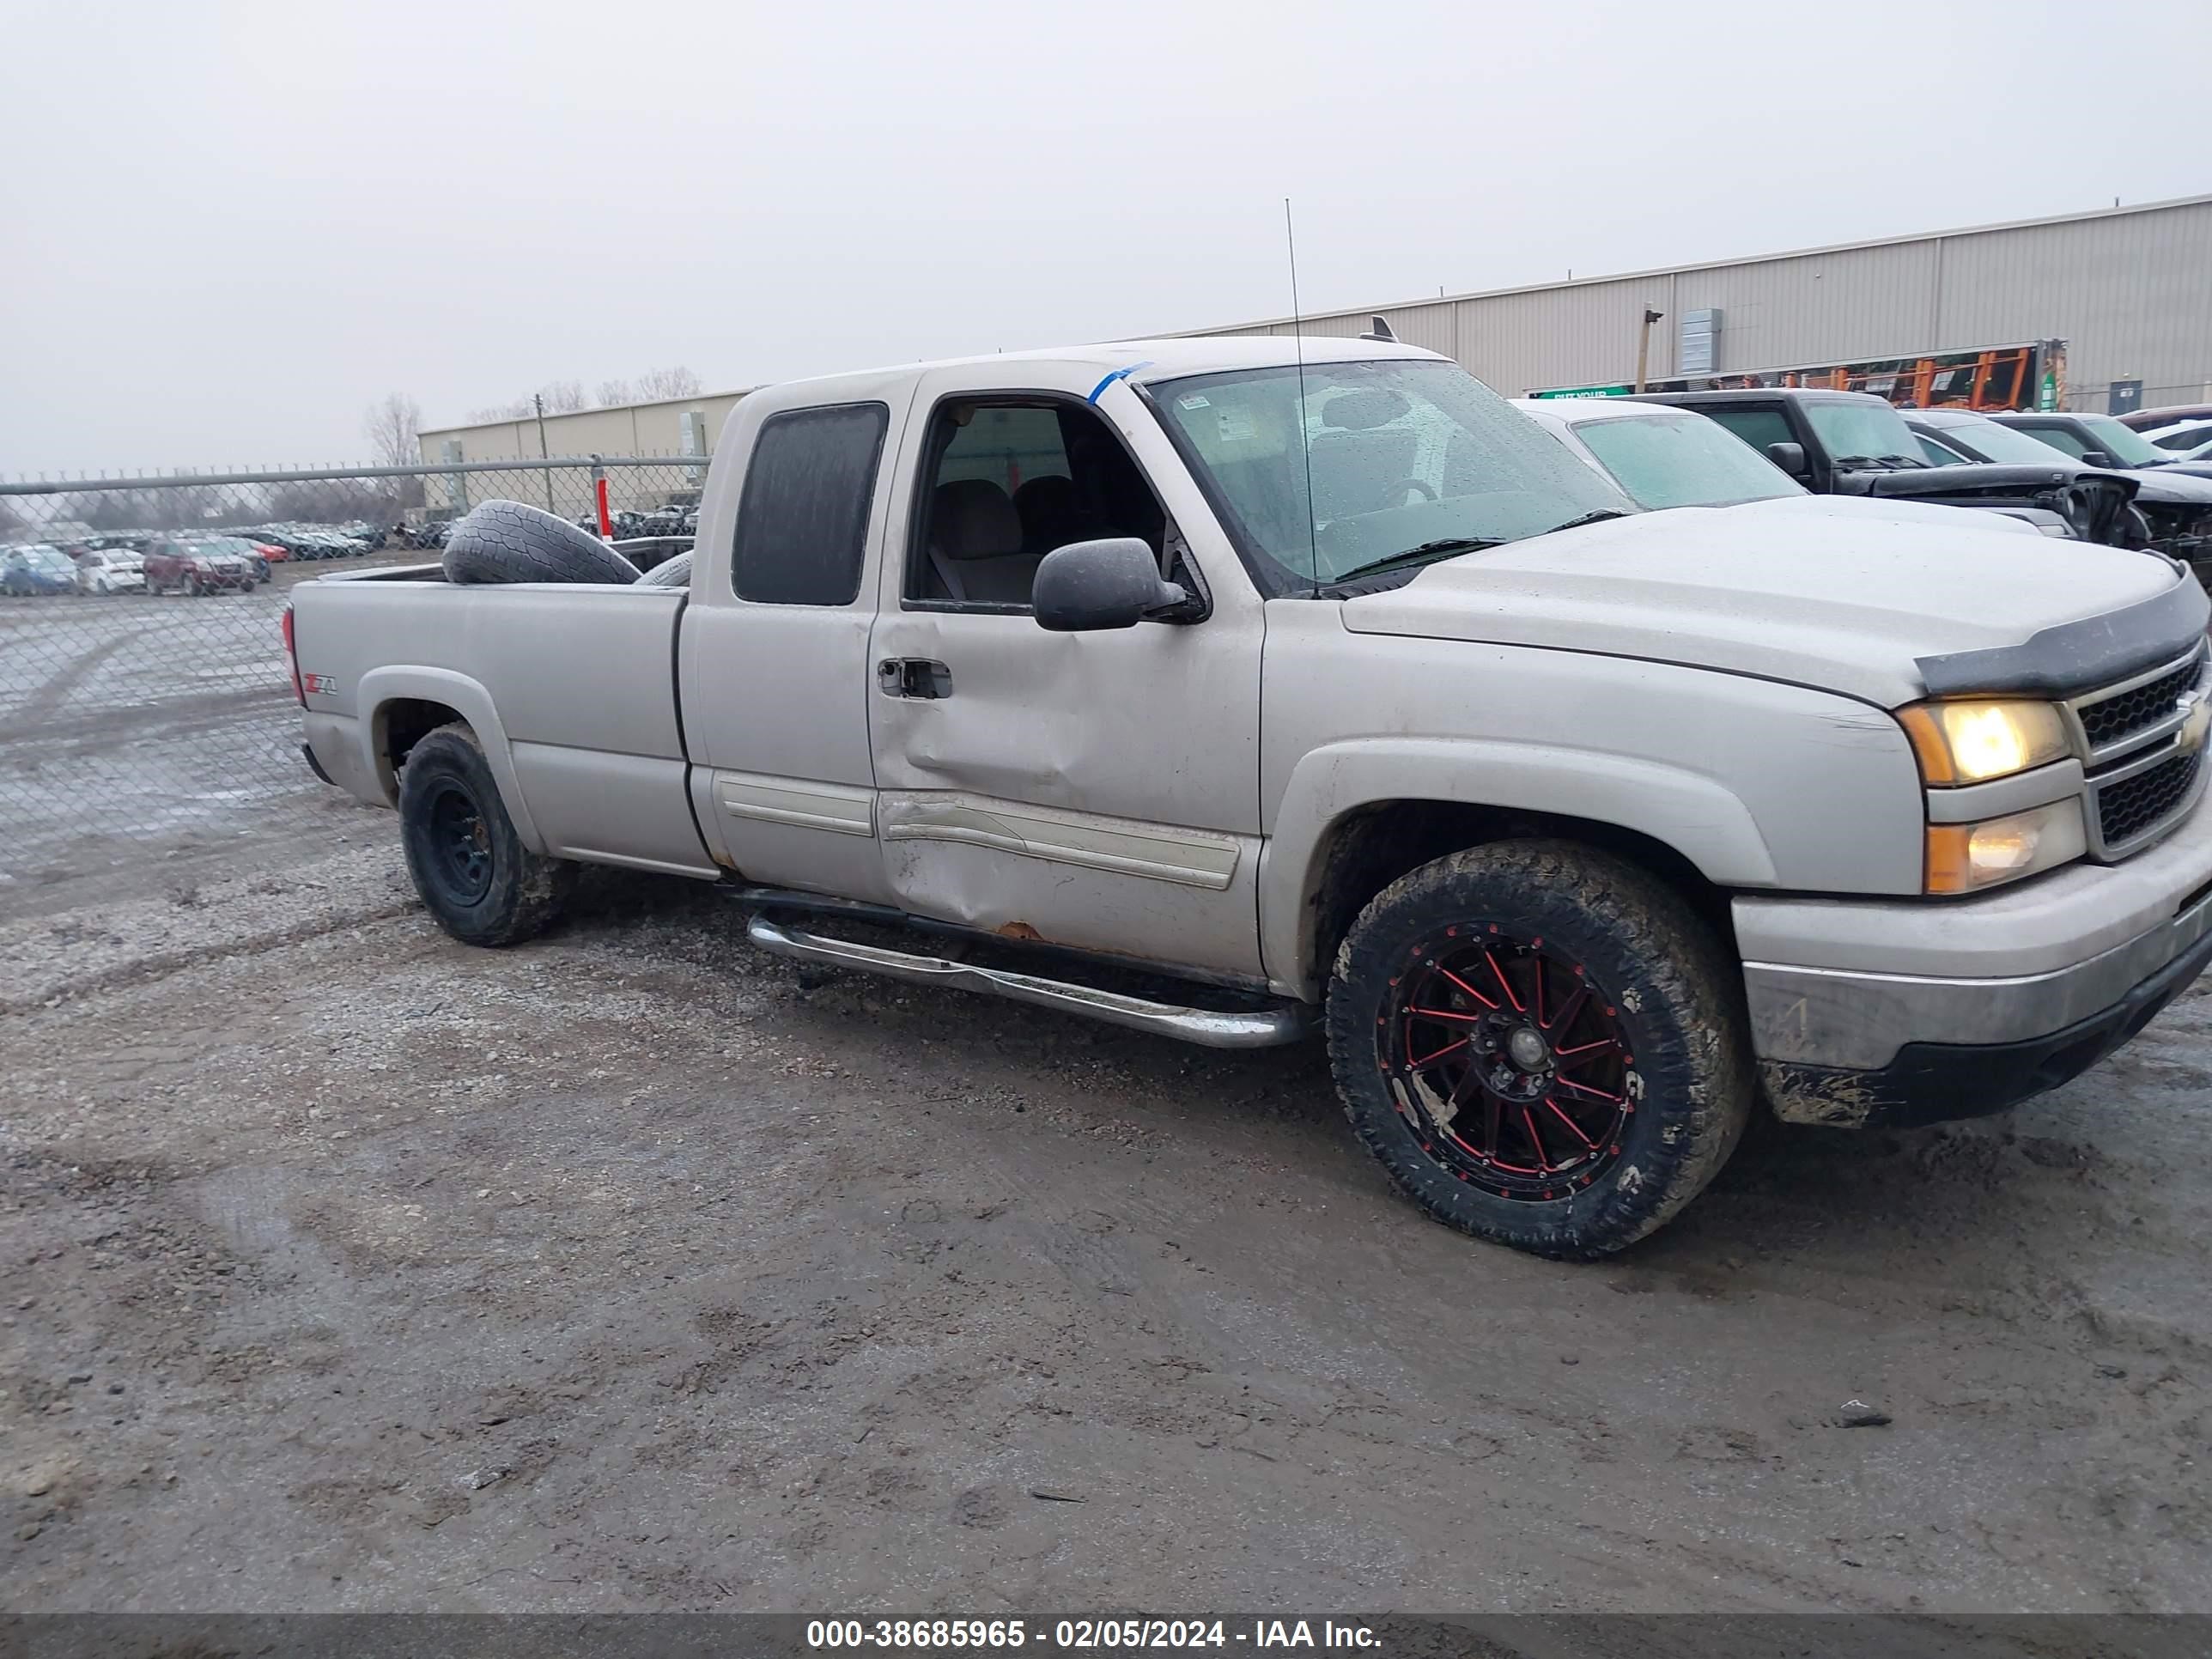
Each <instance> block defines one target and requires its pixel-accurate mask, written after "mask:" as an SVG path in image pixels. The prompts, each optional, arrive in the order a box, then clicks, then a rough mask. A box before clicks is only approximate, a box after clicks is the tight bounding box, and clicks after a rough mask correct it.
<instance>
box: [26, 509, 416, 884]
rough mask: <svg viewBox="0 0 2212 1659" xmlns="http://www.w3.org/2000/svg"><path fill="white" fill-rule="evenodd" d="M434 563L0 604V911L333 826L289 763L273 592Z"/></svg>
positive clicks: (337, 831)
mask: <svg viewBox="0 0 2212 1659" xmlns="http://www.w3.org/2000/svg"><path fill="white" fill-rule="evenodd" d="M426 557H435V555H426V554H422V553H410V552H405V551H404V550H393V551H391V552H387V553H380V554H377V555H374V556H371V557H368V558H366V559H356V560H349V561H347V562H344V563H343V564H338V565H332V564H327V563H322V562H314V563H309V564H304V565H284V564H279V565H276V566H274V567H272V568H271V574H272V576H273V580H271V582H270V585H269V586H266V587H261V588H257V589H256V590H255V591H254V592H252V593H250V594H246V593H219V594H216V595H213V596H211V597H209V598H206V599H190V598H187V597H186V596H185V595H184V594H181V593H169V594H163V595H159V596H151V595H147V594H143V593H124V594H117V595H114V596H112V597H111V598H92V597H89V596H88V597H84V598H60V599H0V915H9V914H16V913H20V912H21V911H22V910H24V909H27V908H54V907H56V906H58V905H61V906H65V905H68V904H71V903H76V902H82V901H83V900H85V899H87V898H88V897H94V896H101V895H105V894H110V893H112V891H113V890H114V884H115V883H117V882H118V881H121V882H123V883H125V884H132V885H144V884H148V883H150V884H152V885H154V886H155V887H158V886H160V885H161V884H164V883H169V882H173V880H174V879H176V878H177V871H178V868H179V867H181V868H183V869H185V870H190V871H205V872H210V873H216V874H220V873H221V872H222V871H223V870H224V869H225V868H226V867H228V868H230V869H239V868H242V867H250V866H252V865H253V864H255V863H258V861H259V860H260V858H261V857H262V856H263V854H264V851H265V848H264V847H263V846H262V845H260V844H258V843H264V842H267V841H269V840H270V839H271V838H272V837H274V836H276V835H277V834H278V833H279V832H282V833H283V835H284V836H287V837H289V838H290V839H294V840H297V841H299V842H303V843H305V844H306V845H307V846H309V847H317V846H319V845H321V844H323V843H325V842H329V841H331V840H333V839H334V838H335V837H336V836H338V835H342V834H344V833H346V826H345V825H344V824H343V823H342V822H340V820H341V818H342V817H343V816H345V812H346V807H345V804H344V803H343V802H342V801H339V800H337V799H336V798H335V797H334V795H333V793H332V792H331V791H329V790H326V789H321V788H318V787H314V786H313V778H312V777H311V776H310V775H309V774H308V772H307V768H306V766H305V764H304V763H302V762H301V758H300V716H299V708H298V705H297V704H296V703H295V702H293V699H292V692H291V687H290V685H289V683H288V681H287V679H286V676H285V671H284V653H283V639H282V636H281V634H280V632H279V626H280V618H281V617H282V616H283V610H284V596H285V594H286V592H288V591H289V588H290V586H292V584H293V583H294V582H295V581H298V580H303V579H306V578H311V577H313V576H316V575H319V574H326V573H328V572H330V571H331V570H334V569H359V568H362V567H363V566H365V565H374V564H391V563H400V562H412V561H419V560H421V559H423V558H426ZM385 827H386V829H388V828H389V826H388V825H387V826H385Z"/></svg>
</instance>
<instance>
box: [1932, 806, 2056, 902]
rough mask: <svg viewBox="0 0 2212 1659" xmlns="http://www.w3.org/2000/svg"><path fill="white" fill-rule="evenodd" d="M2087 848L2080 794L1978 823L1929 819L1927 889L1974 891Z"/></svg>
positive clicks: (2022, 874) (2029, 873)
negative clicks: (2076, 797)
mask: <svg viewBox="0 0 2212 1659" xmlns="http://www.w3.org/2000/svg"><path fill="white" fill-rule="evenodd" d="M2088 850H2089V837H2088V834H2087V830H2086V829H2084V828H2083V825H2082V822H2081V802H2080V801H2079V800H2078V799H2071V800H2060V801H2053V802H2051V805H2048V806H2039V807H2036V808H2035V809H2034V810H2033V811H2027V812H2014V813H2012V814H2010V815H2009V816H2008V817H2002V818H1990V819H1987V820H1985V821H1984V822H1983V823H1931V824H1929V826H1928V884H1927V885H1928V890H1929V892H1931V893H1971V892H1973V891H1975V890H1977V889H1978V888H1983V887H1994V886H1996V884H1998V883H1999V882H2004V881H2017V880H2018V879H2019V878H2021V877H2022V876H2032V875H2033V874H2035V873H2036V872H2038V871H2039V870H2048V869H2051V867H2052V866H2056V865H2061V864H2065V863H2068V862H2069V861H2070V860H2074V859H2078V858H2080V857H2081V854H2084V853H2086V852H2087V851H2088Z"/></svg>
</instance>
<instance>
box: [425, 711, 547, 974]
mask: <svg viewBox="0 0 2212 1659" xmlns="http://www.w3.org/2000/svg"><path fill="white" fill-rule="evenodd" d="M399 824H400V840H401V842H402V844H403V845H404V848H405V849H406V854H407V870H408V873H409V874H410V875H411V876H412V877H413V878H415V890H416V892H417V893H419V894H421V895H422V902H423V903H424V904H426V905H427V906H428V907H429V910H430V914H431V915H433V916H435V917H436V918H437V921H438V925H439V926H440V927H442V928H444V929H445V930H446V931H447V933H451V934H452V935H453V937H454V938H455V939H459V940H461V941H462V942H463V943H464V944H467V945H517V944H520V943H521V942H522V941H523V940H524V939H532V938H535V937H536V936H537V935H538V934H539V933H543V932H544V931H545V929H546V928H547V927H550V925H551V924H552V922H553V920H554V918H555V917H556V915H559V913H560V909H561V904H562V901H563V900H564V899H565V898H566V897H567V896H568V890H569V887H570V885H571V884H573V882H574V877H575V873H576V866H574V864H571V863H569V862H568V861H567V860H562V859H552V858H547V857H546V856H544V854H540V853H533V852H532V851H531V850H530V849H529V848H526V847H525V846H524V845H523V844H522V838H521V836H520V835H519V834H518V833H517V832H516V830H515V828H514V820H513V819H512V818H511V817H508V816H507V807H506V805H505V803H504V802H502V801H501V799H500V793H499V783H498V781H497V780H496V779H495V778H494V777H493V776H492V772H491V765H490V763H489V762H488V761H486V760H485V758H484V753H483V744H480V743H479V742H478V741H477V734H476V733H475V732H473V731H471V729H470V728H469V727H467V726H461V725H453V726H440V727H439V728H438V729H437V730H436V731H435V732H431V733H430V734H429V736H428V737H426V738H423V739H422V741H421V742H420V743H417V744H416V745H415V747H414V748H413V749H411V750H409V751H408V755H407V763H406V765H405V767H404V769H402V770H401V773H400V779H399Z"/></svg>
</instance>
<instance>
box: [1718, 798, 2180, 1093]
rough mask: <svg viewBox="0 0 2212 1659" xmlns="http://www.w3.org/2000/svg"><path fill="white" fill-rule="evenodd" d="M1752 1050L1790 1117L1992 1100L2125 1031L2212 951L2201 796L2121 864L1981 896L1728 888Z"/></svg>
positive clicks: (2078, 1064)
mask: <svg viewBox="0 0 2212 1659" xmlns="http://www.w3.org/2000/svg"><path fill="white" fill-rule="evenodd" d="M1734 908H1735V923H1736V933H1737V941H1738V945H1739V946H1740V948H1741V951H1742V954H1743V956H1744V958H1745V962H1744V987H1745V991H1746V994H1747V998H1748V1000H1749V1004H1750V1011H1751V1024H1752V1040H1753V1048H1754V1050H1755V1052H1756V1054H1757V1055H1758V1058H1759V1073H1760V1079H1761V1081H1762V1083H1763V1084H1764V1085H1765V1090H1766V1092H1767V1094H1768V1096H1769V1097H1770V1098H1771V1100H1772V1102H1773V1103H1774V1107H1775V1109H1776V1111H1777V1113H1778V1115H1781V1116H1782V1117H1784V1118H1785V1119H1787V1120H1789V1121H1794V1122H1809V1123H1826V1124H1840V1125H1850V1126H1859V1125H1866V1126H1881V1125H1890V1126H1898V1125H1904V1124H1911V1123H1929V1122H1936V1121H1942V1120H1943V1119H1946V1118H1957V1117H1972V1116H1976V1115H1980V1114H1983V1113H1986V1112H1993V1111H2002V1109H2005V1108H2006V1107H2008V1106H2011V1105H2014V1104H2015V1103H2018V1102H2020V1101H2021V1100H2025V1099H2027V1097H2029V1096H2031V1095H2034V1094H2039V1093H2041V1092H2042V1091H2045V1090H2046V1089H2052V1088H2056V1087H2057V1085H2059V1084H2061V1083H2063V1082H2065V1081H2066V1080H2067V1079H2069V1078H2071V1077H2074V1076H2075V1075H2076V1074H2078V1073H2081V1071H2083V1070H2085V1069H2086V1068H2087V1067H2088V1066H2092V1065H2093V1064H2095V1062H2096V1061H2097V1060H2100V1059H2102V1058H2103V1057H2104V1056H2105V1055H2106V1054H2109V1053H2111V1052H2112V1050H2113V1049H2114V1048H2118V1047H2119V1045H2120V1044H2121V1043H2123V1042H2126V1041H2127V1040H2128V1039H2129V1038H2130V1037H2131V1036H2134V1035H2135V1034H2136V1032H2137V1031H2139V1030H2142V1027H2143V1026H2144V1025H2146V1024H2148V1023H2149V1021H2150V1020H2151V1019H2152V1018H2154V1016H2155V1015H2156V1014H2157V1013H2158V1012H2159V1010H2160V1009H2161V1008H2163V1007H2164V1006H2166V1003H2168V1002H2169V1001H2171V1000H2172V999H2173V998H2174V997H2175V996H2177V995H2179V994H2180V993H2181V992H2182V991H2183V990H2185V989H2186V988H2187V987H2188V985H2189V983H2190V982H2191V981H2192V980H2194V979H2195V978H2196V977H2197V974H2198V973H2199V972H2201V971H2203V969H2204V967H2205V965H2206V963H2207V962H2208V961H2212V806H2209V805H2206V804H2205V803H2204V802H2203V801H2201V800H2200V802H2199V803H2198V805H2197V808H2196V810H2195V811H2192V812H2191V814H2190V816H2189V817H2188V818H2186V819H2185V820H2184V821H2183V823H2181V824H2180V825H2179V827H2178V828H2177V829H2175V830H2174V831H2173V832H2172V834H2171V835H2169V836H2166V839H2165V840H2164V841H2162V842H2160V843H2159V844H2158V845H2156V846H2154V847H2152V848H2148V850H2146V851H2144V852H2142V853H2140V854H2136V856H2135V857H2134V858H2131V859H2130V860H2127V861H2125V862H2124V863H2122V864H2118V865H2104V866H2100V865H2087V864H2084V865H2076V866H2069V868H2067V869H2064V870H2060V871H2054V872H2052V873H2051V874H2050V875H2048V876H2045V877H2042V878H2038V879H2035V880H2032V881H2029V882H2026V883H2023V884H2021V885H2020V886H2019V887H2016V888H2013V889H2009V890H1999V891H1997V892H1995V893H1991V894H1989V895H1986V896H1983V897H1980V898H1974V899H1966V900H1958V901H1951V902H1945V901H1941V900H1921V901H1913V900H1873V901H1857V902H1854V901H1846V900H1824V899H1760V898H1748V897H1745V898H1738V899H1737V900H1736V901H1735V907H1734Z"/></svg>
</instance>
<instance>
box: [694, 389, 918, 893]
mask: <svg viewBox="0 0 2212 1659" xmlns="http://www.w3.org/2000/svg"><path fill="white" fill-rule="evenodd" d="M826 384H827V386H828V387H829V388H830V389H825V384H824V383H816V384H815V385H814V386H793V387H789V388H784V389H780V390H775V391H769V392H756V393H754V394H753V395H752V396H751V397H750V398H746V399H745V400H744V402H743V403H742V404H739V405H738V411H737V414H736V416H734V417H733V418H732V421H731V422H730V425H729V428H727V429H726V431H725V432H724V434H723V436H722V442H723V446H724V447H725V450H726V452H730V453H732V459H735V458H736V457H740V456H741V457H743V458H744V459H743V462H742V464H741V465H721V466H717V467H716V468H715V470H714V473H713V475H712V477H711V478H710V480H709V482H708V488H707V492H706V497H705V500H704V501H702V511H701V514H700V523H699V532H700V533H699V538H698V541H697V545H696V551H695V553H694V555H693V561H692V568H691V593H692V600H691V605H690V608H689V610H688V611H686V612H685V614H684V629H683V635H682V639H681V641H680V645H679V648H678V682H679V689H680V694H681V699H682V714H683V720H684V738H685V742H686V745H687V752H688V753H689V755H690V759H691V762H692V763H693V769H692V773H691V802H692V809H693V811H694V812H695V813H696V816H697V817H698V820H699V827H700V830H701V833H702V835H704V836H705V837H706V839H707V843H708V848H710V849H711V850H712V851H713V852H714V854H715V856H716V857H717V858H718V859H720V860H722V861H723V862H725V863H726V864H728V865H729V866H732V868H734V869H737V870H738V871H740V872H743V873H744V876H745V877H746V878H748V879H750V880H751V881H753V882H755V883H757V884H763V885H768V886H778V887H797V888H803V889H805V890H810V891H815V892H821V893H829V894H835V895H837V896H842V897H848V898H866V899H874V900H877V901H878V902H883V901H888V900H889V899H890V897H891V894H890V890H889V889H888V888H887V887H886V885H885V884H884V863H883V857H882V854H881V852H880V850H879V848H878V842H877V840H876V821H875V817H876V790H875V778H874V775H873V763H872V759H871V757H870V755H869V751H868V714H869V698H870V691H869V686H870V684H871V683H872V674H871V669H870V662H869V655H868V630H869V628H870V626H871V625H872V623H873V621H874V617H875V609H876V585H875V582H874V580H873V579H874V575H875V571H876V568H877V563H878V560H879V558H880V557H881V550H882V546H883V540H884V525H885V521H886V520H887V518H888V517H889V516H890V508H889V501H890V490H889V487H888V479H889V477H890V471H891V468H890V458H891V456H892V453H893V452H894V449H895V447H896V444H897V441H898V439H897V433H898V430H899V422H900V421H901V420H902V418H903V416H904V414H905V411H906V405H907V403H908V399H909V398H910V397H911V395H912V392H913V379H912V375H911V373H910V372H908V373H905V374H884V375H881V376H849V377H844V378H842V379H840V380H836V381H835V382H830V383H826Z"/></svg>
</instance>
